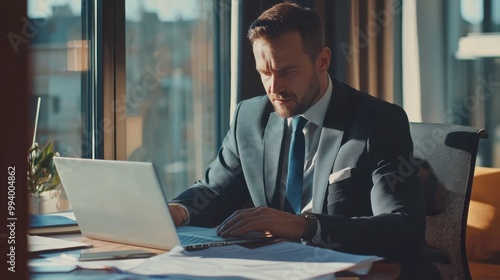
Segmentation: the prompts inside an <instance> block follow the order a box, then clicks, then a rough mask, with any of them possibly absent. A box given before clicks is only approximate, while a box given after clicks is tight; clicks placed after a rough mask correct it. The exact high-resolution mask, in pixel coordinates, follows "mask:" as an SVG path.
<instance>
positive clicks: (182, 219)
mask: <svg viewBox="0 0 500 280" xmlns="http://www.w3.org/2000/svg"><path fill="white" fill-rule="evenodd" d="M168 210H169V211H170V215H172V220H174V224H175V226H176V227H178V226H180V225H184V224H186V223H187V222H188V219H189V216H188V213H187V211H186V208H184V207H182V206H181V205H180V204H178V203H169V204H168Z"/></svg>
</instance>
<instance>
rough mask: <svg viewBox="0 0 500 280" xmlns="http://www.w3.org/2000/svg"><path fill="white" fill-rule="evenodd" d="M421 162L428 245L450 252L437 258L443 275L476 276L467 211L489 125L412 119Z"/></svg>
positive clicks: (462, 277)
mask: <svg viewBox="0 0 500 280" xmlns="http://www.w3.org/2000/svg"><path fill="white" fill-rule="evenodd" d="M410 132H411V136H412V139H413V145H414V150H415V151H414V156H415V163H416V164H417V165H418V166H419V177H420V179H421V180H422V185H423V188H424V196H425V200H426V208H427V217H426V241H427V245H428V246H431V247H437V248H441V249H444V250H446V251H447V252H448V255H449V263H448V264H443V263H436V264H435V265H436V267H437V269H438V271H439V272H440V274H441V277H442V278H443V279H470V272H469V266H468V263H467V255H466V250H465V237H466V236H465V231H466V227H467V214H468V209H469V201H470V195H471V189H472V179H473V177H474V167H475V163H476V155H477V149H478V143H479V139H480V138H487V137H488V134H487V132H486V131H485V130H484V129H478V128H473V127H467V126H460V125H451V124H431V123H410Z"/></svg>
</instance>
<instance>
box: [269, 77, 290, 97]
mask: <svg viewBox="0 0 500 280" xmlns="http://www.w3.org/2000/svg"><path fill="white" fill-rule="evenodd" d="M285 90H286V86H285V84H284V83H283V80H282V79H281V78H280V77H279V75H272V76H271V77H270V78H269V88H268V91H269V93H275V94H278V93H281V92H283V91H285Z"/></svg>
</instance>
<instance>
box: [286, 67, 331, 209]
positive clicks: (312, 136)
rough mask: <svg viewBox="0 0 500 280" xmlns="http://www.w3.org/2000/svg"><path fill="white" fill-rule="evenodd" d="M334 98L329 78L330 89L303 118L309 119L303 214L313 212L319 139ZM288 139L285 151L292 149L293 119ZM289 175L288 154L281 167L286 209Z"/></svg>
mask: <svg viewBox="0 0 500 280" xmlns="http://www.w3.org/2000/svg"><path fill="white" fill-rule="evenodd" d="M331 97H332V80H331V79H330V76H328V87H327V88H326V91H325V94H323V96H322V97H321V98H320V99H319V100H318V102H316V103H315V104H314V105H313V106H311V108H309V109H308V110H307V111H306V112H304V114H302V115H301V116H303V117H304V118H306V119H307V124H306V125H305V126H304V129H303V130H302V132H303V133H304V137H305V147H306V151H305V159H304V186H303V189H302V212H305V211H311V210H312V190H313V177H314V167H315V162H316V154H317V151H318V145H319V138H320V137H321V128H322V127H323V120H324V119H325V115H326V111H327V110H328V104H330V99H331ZM287 120H288V129H287V137H286V139H285V149H284V151H288V150H289V149H290V141H291V135H292V130H293V129H292V118H288V119H287ZM287 175H288V153H287V154H286V156H283V165H282V166H281V180H280V185H279V188H280V198H281V200H280V207H281V209H284V207H283V206H284V204H285V193H286V179H287Z"/></svg>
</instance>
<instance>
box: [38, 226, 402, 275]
mask: <svg viewBox="0 0 500 280" xmlns="http://www.w3.org/2000/svg"><path fill="white" fill-rule="evenodd" d="M49 237H53V238H61V239H65V240H70V241H78V242H83V243H87V244H91V245H93V246H94V247H93V250H94V251H119V250H134V249H142V250H146V251H149V252H152V253H156V254H162V253H165V252H166V251H165V250H158V249H152V248H146V247H139V246H133V245H127V244H121V243H113V242H108V241H102V240H96V239H90V238H87V237H84V236H82V235H80V234H65V235H52V236H49ZM399 274H400V266H399V264H396V263H388V262H384V261H379V262H375V263H373V266H372V268H371V270H370V273H369V274H368V275H363V276H358V275H356V274H354V273H351V272H348V271H345V272H339V273H336V274H335V276H336V279H339V280H342V279H349V280H351V279H359V280H372V279H373V280H374V279H377V280H390V279H391V280H392V279H397V277H398V276H399ZM118 275H120V273H119V272H116V271H108V270H86V269H76V270H74V271H72V272H70V273H35V274H32V275H31V277H30V279H36V280H49V279H50V280H52V279H54V280H59V279H61V280H62V279H116V277H117V276H118ZM122 276H123V275H122ZM140 279H158V277H151V278H149V277H147V276H144V277H141V278H140Z"/></svg>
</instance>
